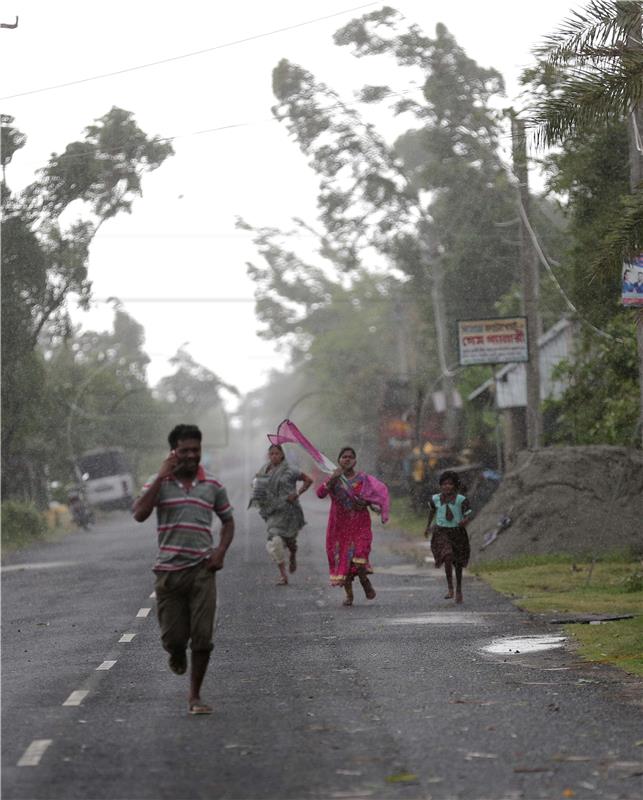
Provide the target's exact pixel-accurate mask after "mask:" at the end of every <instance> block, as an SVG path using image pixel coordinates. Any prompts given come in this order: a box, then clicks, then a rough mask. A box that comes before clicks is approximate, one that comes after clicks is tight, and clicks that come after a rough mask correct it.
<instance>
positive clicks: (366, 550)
mask: <svg viewBox="0 0 643 800" xmlns="http://www.w3.org/2000/svg"><path fill="white" fill-rule="evenodd" d="M368 477H369V476H367V475H366V474H365V473H364V472H358V473H357V474H356V475H354V476H353V478H351V479H350V480H349V481H341V482H340V481H338V482H337V483H336V484H335V486H334V487H333V488H332V489H329V488H328V484H327V483H322V484H321V486H319V487H318V488H317V497H321V498H324V497H327V496H328V495H330V513H329V515H328V525H327V527H326V555H327V556H328V570H329V572H330V582H331V583H332V584H333V586H341V585H342V584H343V583H344V581H345V579H346V578H347V577H348V576H351V575H356V574H357V570H358V569H359V568H360V567H364V568H365V569H366V572H368V573H370V572H372V571H373V570H372V569H371V565H370V562H369V556H370V553H371V543H372V541H373V531H372V530H371V516H370V514H369V513H368V509H367V508H356V507H355V506H354V504H353V503H352V498H355V497H359V498H361V499H364V498H363V495H362V490H363V489H364V487H365V486H366V485H367V478H368ZM347 483H350V493H349V491H348V490H347V485H346V484H347Z"/></svg>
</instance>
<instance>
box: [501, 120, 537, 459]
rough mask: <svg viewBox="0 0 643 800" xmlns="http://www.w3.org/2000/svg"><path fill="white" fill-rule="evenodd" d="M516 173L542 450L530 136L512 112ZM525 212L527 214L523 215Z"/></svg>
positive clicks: (533, 406) (533, 437)
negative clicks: (529, 221) (528, 222)
mask: <svg viewBox="0 0 643 800" xmlns="http://www.w3.org/2000/svg"><path fill="white" fill-rule="evenodd" d="M509 114H510V116H511V142H512V155H513V171H514V174H515V176H516V177H517V178H518V203H519V209H518V211H519V216H520V267H521V272H522V290H523V302H524V308H525V316H526V317H527V342H528V344H529V360H528V361H527V363H526V364H525V372H526V375H527V447H529V448H530V449H534V448H538V447H540V446H541V444H542V414H541V411H540V364H539V350H538V337H539V336H540V332H541V331H540V315H539V313H538V290H539V280H538V261H537V259H536V253H535V252H534V248H533V245H532V243H531V239H530V237H529V231H528V230H527V225H526V220H525V218H526V219H529V170H528V166H527V137H526V134H525V123H524V122H523V121H522V120H521V119H518V117H517V116H516V114H515V112H514V111H513V110H510V112H509ZM521 208H522V211H523V212H524V213H520V211H521Z"/></svg>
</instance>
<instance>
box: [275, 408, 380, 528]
mask: <svg viewBox="0 0 643 800" xmlns="http://www.w3.org/2000/svg"><path fill="white" fill-rule="evenodd" d="M268 439H269V441H270V443H271V444H298V445H300V446H301V447H303V448H304V450H305V451H306V452H307V453H308V454H309V455H310V457H311V458H312V459H313V461H314V462H315V463H316V464H317V466H318V467H319V468H320V469H321V470H322V472H326V473H327V474H328V475H330V474H331V473H332V472H334V471H335V469H336V465H335V464H333V462H332V461H331V460H330V459H329V458H327V457H326V456H325V455H324V454H323V453H322V452H321V451H319V450H318V449H317V448H316V447H315V445H314V444H313V443H312V442H311V441H310V440H309V439H307V438H306V437H305V436H304V434H303V433H302V432H301V431H300V430H299V428H298V427H297V426H296V425H295V423H294V422H292V421H291V420H289V419H285V420H284V421H283V422H281V423H280V424H279V427H278V428H277V433H276V434H275V433H269V434H268ZM360 475H362V476H363V483H362V484H361V489H360V498H361V499H362V500H364V501H365V502H367V503H369V504H371V505H373V506H375V508H376V510H377V511H378V512H379V514H380V516H381V518H382V522H388V518H389V512H390V509H391V501H390V498H389V493H388V488H387V487H386V484H384V483H382V481H379V480H378V479H377V478H374V477H373V476H372V475H367V474H366V473H364V472H362V473H360ZM345 488H346V489H347V490H348V491H349V492H350V488H349V486H347V485H345ZM320 496H321V495H320ZM324 497H325V495H324Z"/></svg>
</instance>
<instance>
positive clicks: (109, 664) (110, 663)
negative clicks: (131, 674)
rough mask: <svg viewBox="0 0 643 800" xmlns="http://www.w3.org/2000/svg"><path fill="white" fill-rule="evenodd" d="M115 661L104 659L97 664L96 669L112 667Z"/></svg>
mask: <svg viewBox="0 0 643 800" xmlns="http://www.w3.org/2000/svg"><path fill="white" fill-rule="evenodd" d="M115 663H116V661H103V663H102V664H100V665H99V666H97V667H96V669H97V670H99V669H111V668H112V667H113V666H114V664H115Z"/></svg>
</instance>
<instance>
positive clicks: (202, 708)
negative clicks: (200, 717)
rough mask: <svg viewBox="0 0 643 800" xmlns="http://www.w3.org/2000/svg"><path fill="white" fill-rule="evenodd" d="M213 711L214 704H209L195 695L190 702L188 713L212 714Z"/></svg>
mask: <svg viewBox="0 0 643 800" xmlns="http://www.w3.org/2000/svg"><path fill="white" fill-rule="evenodd" d="M211 713H212V706H209V705H208V704H207V703H204V702H203V700H201V699H200V698H198V697H193V698H192V699H191V700H190V701H189V702H188V714H211Z"/></svg>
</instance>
